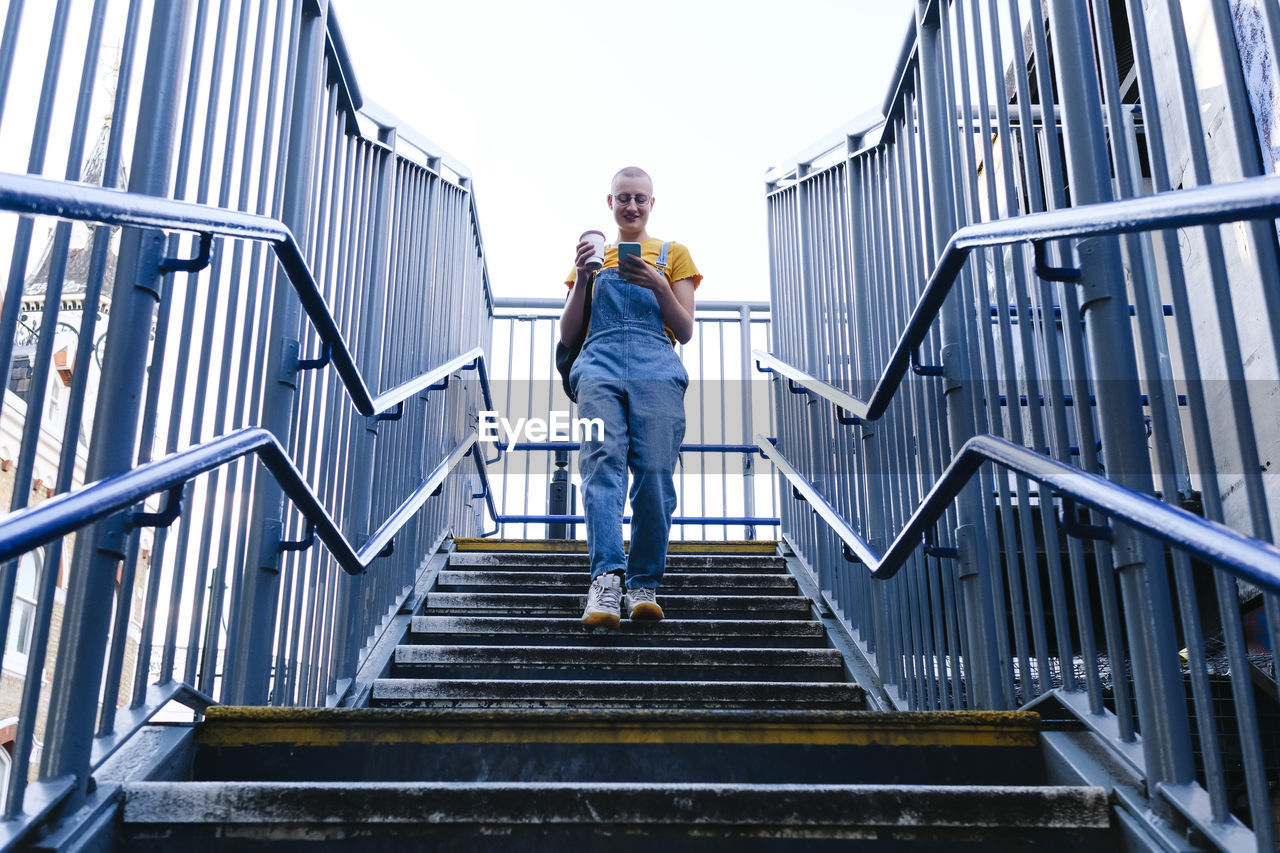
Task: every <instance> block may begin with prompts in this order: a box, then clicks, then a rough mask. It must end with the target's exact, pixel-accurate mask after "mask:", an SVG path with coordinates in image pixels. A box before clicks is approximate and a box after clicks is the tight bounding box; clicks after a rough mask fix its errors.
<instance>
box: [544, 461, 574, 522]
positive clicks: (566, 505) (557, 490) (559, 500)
mask: <svg viewBox="0 0 1280 853" xmlns="http://www.w3.org/2000/svg"><path fill="white" fill-rule="evenodd" d="M555 466H556V468H555V470H554V471H552V472H551V482H550V484H548V486H547V512H548V513H549V514H550V515H570V514H572V512H573V507H574V506H575V505H576V504H577V501H576V500H574V498H575V496H576V494H577V490H576V488H575V487H574V485H573V483H571V482H570V481H569V451H567V450H557V451H556V452H555ZM575 527H577V525H576V524H567V523H565V522H563V521H560V522H556V523H555V524H548V525H547V538H548V539H571V538H573V529H574V528H575Z"/></svg>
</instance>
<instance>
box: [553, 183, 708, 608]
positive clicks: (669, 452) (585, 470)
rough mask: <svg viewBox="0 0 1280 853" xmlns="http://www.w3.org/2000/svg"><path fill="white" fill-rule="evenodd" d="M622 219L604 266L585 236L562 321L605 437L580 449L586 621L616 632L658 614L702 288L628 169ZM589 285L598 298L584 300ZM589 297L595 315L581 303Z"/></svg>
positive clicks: (577, 384) (579, 382)
mask: <svg viewBox="0 0 1280 853" xmlns="http://www.w3.org/2000/svg"><path fill="white" fill-rule="evenodd" d="M606 202H607V204H608V206H609V209H610V210H611V211H612V213H613V221H614V222H615V223H616V224H617V226H618V235H617V239H616V241H615V242H614V243H613V244H611V245H608V246H606V248H605V253H604V263H603V265H602V266H601V268H600V269H599V271H598V272H592V270H591V269H590V267H589V265H588V262H589V261H590V260H591V258H592V255H593V254H594V252H595V251H596V247H595V246H593V244H592V243H591V242H590V241H587V240H583V241H582V242H579V243H578V247H577V255H576V258H575V265H574V269H573V270H571V271H570V273H569V276H568V277H567V278H566V280H565V284H566V285H567V286H568V287H569V297H568V299H567V300H566V301H565V307H564V312H563V313H562V314H561V316H560V339H561V341H563V342H564V343H565V344H566V345H570V344H572V343H573V342H575V341H577V340H579V339H581V336H582V334H583V333H584V328H585V333H586V340H585V342H584V343H583V346H582V351H581V353H580V354H579V355H578V357H577V359H576V361H574V363H573V367H572V369H571V370H570V373H569V385H570V388H571V389H572V390H573V393H574V396H576V397H577V401H578V417H579V418H586V419H594V418H599V419H600V420H601V421H602V422H603V424H604V435H603V436H600V435H599V431H598V430H589V431H587V434H586V435H584V436H583V442H582V450H581V453H580V454H579V456H578V471H579V473H580V474H581V476H582V503H583V508H584V510H585V515H586V527H587V552H588V554H589V556H590V564H591V587H590V589H589V590H588V592H587V606H586V609H585V610H584V611H583V614H582V622H583V624H584V625H588V626H593V627H601V626H602V627H606V628H617V627H618V624H619V620H620V619H621V616H622V612H623V610H624V609H625V611H626V613H627V616H628V618H630V619H636V620H658V619H661V618H662V608H661V607H660V606H659V605H658V600H657V589H658V585H659V584H660V583H661V581H662V574H663V572H664V571H665V569H666V565H667V542H668V539H669V536H670V532H671V516H672V513H673V512H674V511H675V508H676V489H675V468H676V460H677V458H678V456H679V452H680V443H681V441H683V440H684V393H685V389H687V388H688V386H689V373H688V371H686V370H685V367H684V364H683V363H681V361H680V356H679V355H678V354H677V353H676V350H675V344H676V342H679V343H682V344H685V343H688V342H689V340H690V338H692V337H693V310H694V290H695V289H696V288H697V287H698V285H699V283H700V282H701V281H702V276H701V274H699V272H698V269H697V267H695V266H694V264H693V259H692V258H691V257H690V256H689V250H688V249H686V248H685V247H684V246H682V245H681V244H679V243H676V242H674V241H672V242H664V241H662V240H659V239H657V238H655V237H650V236H649V232H648V230H647V226H648V223H649V214H650V213H651V212H652V211H653V205H654V198H653V181H652V179H650V177H649V175H648V173H646V172H645V171H644V170H643V169H640V168H638V167H635V166H628V167H626V168H624V169H622V170H620V171H619V172H618V173H617V174H616V175H614V176H613V181H612V184H611V186H610V190H609V195H608V197H607V199H606ZM624 242H625V243H639V244H640V247H641V249H640V256H639V257H635V256H629V257H627V258H625V259H624V263H623V264H622V265H621V266H619V264H618V247H617V244H618V243H624ZM588 291H589V292H590V295H589V296H588ZM588 300H589V302H590V306H591V308H590V316H589V317H587V316H584V313H585V312H584V310H583V309H584V307H585V306H586V304H587V303H588ZM628 470H629V471H630V473H631V512H632V518H631V548H630V552H629V553H624V551H623V546H622V510H623V505H624V500H623V498H624V496H625V495H626V492H627V472H628Z"/></svg>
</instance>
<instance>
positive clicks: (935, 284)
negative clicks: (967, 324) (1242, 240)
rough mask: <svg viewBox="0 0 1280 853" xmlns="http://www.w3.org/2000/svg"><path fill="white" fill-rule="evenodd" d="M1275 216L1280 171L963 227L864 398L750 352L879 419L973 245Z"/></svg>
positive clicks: (853, 410)
mask: <svg viewBox="0 0 1280 853" xmlns="http://www.w3.org/2000/svg"><path fill="white" fill-rule="evenodd" d="M1276 218H1280V177H1263V178H1250V179H1248V180H1244V181H1236V182H1235V183H1229V184H1209V185H1206V186H1201V187H1193V188H1191V189H1185V190H1170V191H1168V192H1163V193H1156V194H1155V195H1150V196H1143V197H1141V198H1130V199H1123V200H1121V201H1109V202H1103V203H1100V204H1088V205H1081V206H1079V207H1071V208H1063V209H1061V210H1053V211H1048V212H1045V213H1029V214H1026V215H1023V216H1015V217H1010V218H1008V219H996V220H992V221H990V222H976V223H973V224H972V225H966V226H964V227H963V228H960V229H959V230H958V231H956V233H955V234H954V235H953V236H952V238H951V240H950V241H949V242H948V243H947V247H946V249H944V250H943V253H942V257H941V258H940V259H939V261H938V263H937V264H936V265H935V266H934V269H933V274H932V275H931V276H930V277H929V283H928V285H926V287H925V290H924V293H923V294H921V296H920V300H919V302H917V303H916V307H915V310H914V311H913V312H912V314H911V319H910V320H909V321H908V322H907V326H906V328H905V329H904V330H903V332H902V336H901V337H900V338H899V339H898V345H897V347H896V348H895V349H894V351H893V353H892V355H890V356H889V361H888V363H887V364H886V365H885V368H884V371H883V373H881V375H880V379H879V381H878V382H877V383H876V386H875V390H873V391H872V393H871V396H870V397H868V398H867V399H866V400H862V399H861V398H859V397H856V396H854V395H853V394H850V393H848V392H847V391H843V390H841V389H840V388H837V387H836V386H834V385H832V384H830V383H828V382H824V381H822V380H820V379H817V378H815V377H813V376H810V375H809V374H808V373H805V372H804V371H802V370H800V369H799V368H797V367H795V366H793V365H790V364H788V363H786V362H785V361H783V360H781V359H779V358H778V357H777V356H774V355H773V354H771V353H768V352H765V351H764V350H759V349H757V350H752V356H753V357H754V358H755V359H756V360H757V361H758V362H759V363H760V364H761V365H764V366H767V367H768V368H770V369H772V370H775V371H777V372H778V373H780V374H782V375H783V376H786V377H787V378H788V379H792V380H794V381H795V382H796V383H798V384H801V385H804V386H805V387H806V388H808V389H809V390H811V391H812V392H813V393H815V394H817V395H818V396H820V397H822V398H824V399H826V400H829V401H830V402H832V403H834V404H835V405H836V406H837V407H838V408H839V409H843V410H844V411H846V412H848V413H850V414H851V415H853V416H854V417H856V418H861V419H862V420H868V421H874V420H877V419H879V418H880V417H881V416H882V415H883V414H884V413H885V411H886V410H887V409H888V408H889V404H890V403H891V402H892V401H893V398H894V396H895V395H896V394H897V390H898V386H899V385H900V384H901V383H902V379H903V377H905V376H906V375H907V372H908V371H910V370H911V367H912V359H913V357H914V354H915V352H916V350H917V349H919V347H920V346H921V345H922V344H923V343H924V341H925V339H926V338H927V337H928V336H929V331H930V329H931V328H932V326H933V323H934V321H935V320H936V319H937V317H938V313H939V312H940V311H941V310H942V305H943V303H944V302H945V301H946V299H947V296H948V295H949V294H950V293H951V288H952V286H953V285H954V284H955V282H956V281H957V280H958V279H959V275H960V271H961V270H962V269H963V268H964V265H965V262H966V261H967V260H968V258H969V254H970V253H971V252H972V251H973V250H975V249H987V248H994V247H997V246H1007V245H1012V244H1015V243H1033V244H1043V243H1044V242H1046V241H1048V240H1060V239H1064V238H1069V237H1087V236H1100V235H1113V234H1131V233H1136V232H1141V231H1160V230H1167V229H1174V228H1187V227H1190V226H1196V225H1221V224H1223V223H1227V222H1241V221H1244V220H1249V219H1276Z"/></svg>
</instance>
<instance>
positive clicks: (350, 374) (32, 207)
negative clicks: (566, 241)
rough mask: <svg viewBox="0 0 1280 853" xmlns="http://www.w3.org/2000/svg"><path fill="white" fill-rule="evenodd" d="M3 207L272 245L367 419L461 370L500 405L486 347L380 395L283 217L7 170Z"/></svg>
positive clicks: (0, 178) (0, 192)
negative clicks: (475, 377)
mask: <svg viewBox="0 0 1280 853" xmlns="http://www.w3.org/2000/svg"><path fill="white" fill-rule="evenodd" d="M0 210H5V211H9V212H11V213H25V214H30V215H44V216H53V217H57V218H59V219H65V220H68V221H76V222H96V223H100V224H103V225H121V226H126V225H128V226H138V227H152V228H162V229H167V230H181V231H194V232H196V233H198V234H200V235H202V239H203V236H204V235H215V236H219V237H238V238H243V239H248V240H262V241H265V242H269V243H271V244H272V248H273V249H274V250H275V252H276V256H277V257H278V258H279V259H280V265H281V267H283V269H284V271H285V273H286V275H287V276H288V280H289V283H290V284H291V285H292V286H293V288H294V290H295V291H296V293H297V295H298V300H299V301H300V303H301V305H302V308H303V310H304V311H305V312H306V314H307V317H308V318H309V319H310V320H311V322H312V323H313V324H314V326H315V330H316V334H317V335H318V336H319V337H320V340H321V341H323V342H324V345H325V347H326V350H327V351H329V353H330V359H331V361H332V362H333V366H334V369H335V370H336V371H337V373H338V376H339V377H340V378H341V379H342V382H343V385H344V386H345V387H346V389H347V392H348V394H349V395H350V396H351V402H352V404H353V405H354V406H355V407H356V410H357V411H359V412H360V414H362V415H376V414H381V413H383V412H386V411H388V410H389V409H391V408H392V407H394V406H396V405H397V404H399V403H401V402H403V401H405V400H408V399H409V398H410V397H413V396H415V395H417V394H420V393H422V392H423V391H424V390H426V389H427V388H429V387H430V386H432V385H435V384H436V383H438V382H440V381H441V380H442V379H444V378H446V377H448V376H449V375H450V374H452V373H455V372H457V371H459V370H476V371H477V372H478V374H479V376H480V377H481V387H482V388H483V393H484V395H485V405H486V406H489V407H490V408H492V407H493V399H492V396H491V392H490V390H489V380H488V373H487V371H486V369H485V367H484V365H483V364H482V363H481V362H482V361H483V350H482V349H480V348H479V347H476V348H473V349H471V350H470V351H468V352H466V353H464V354H462V355H460V356H457V357H456V358H454V359H452V360H450V361H449V362H447V363H445V364H442V365H440V366H439V367H437V368H435V369H434V370H431V371H429V372H427V373H423V374H421V375H420V376H416V377H414V378H413V379H410V380H408V381H406V382H403V383H401V384H399V385H397V386H395V387H393V388H389V389H387V390H386V391H382V392H380V393H378V394H377V396H374V395H373V394H372V392H370V390H369V388H368V386H367V385H366V384H365V381H364V377H363V376H362V375H361V372H360V368H359V367H358V366H357V365H356V362H355V357H354V356H353V355H352V353H351V350H350V349H349V348H348V347H347V343H346V339H345V337H344V335H343V333H342V331H341V330H340V329H339V328H338V325H337V321H336V320H335V319H334V317H333V313H332V312H331V311H330V309H329V306H328V305H327V304H326V303H325V300H324V297H323V296H321V295H320V290H319V286H318V285H317V284H316V280H315V277H314V276H313V275H312V273H311V269H310V267H309V266H308V265H307V262H306V260H305V259H304V258H303V256H302V252H301V250H300V249H299V247H298V243H297V241H296V240H295V239H294V236H293V234H292V233H290V231H289V229H288V228H286V227H285V226H284V225H283V224H282V223H280V222H279V221H278V220H275V219H270V218H268V217H265V216H257V215H255V214H251V213H240V212H238V211H234V210H225V209H222V208H215V207H210V206H208V205H201V204H193V203H190V202H180V201H171V200H169V199H163V198H148V197H144V196H137V195H133V194H131V193H125V192H119V191H114V190H105V189H102V188H100V187H89V186H82V185H78V184H68V183H64V182H62V181H54V180H50V179H47V178H37V177H32V176H29V175H13V174H4V173H0ZM300 364H305V362H295V367H296V368H297V369H301V367H298V365H300ZM317 366H319V365H317Z"/></svg>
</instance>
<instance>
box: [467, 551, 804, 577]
mask: <svg viewBox="0 0 1280 853" xmlns="http://www.w3.org/2000/svg"><path fill="white" fill-rule="evenodd" d="M588 565H589V561H588V559H587V555H586V554H585V553H583V554H566V553H555V552H551V553H531V552H520V551H512V552H502V551H486V552H474V551H455V552H453V553H452V554H450V555H449V568H451V569H479V568H495V569H500V570H502V571H536V572H537V571H541V572H545V571H556V570H568V571H574V570H577V571H586V570H587V567H588ZM667 571H669V572H715V573H721V574H724V573H744V574H775V573H776V574H786V573H787V567H786V561H785V560H784V559H783V558H782V557H780V556H775V555H759V554H668V555H667Z"/></svg>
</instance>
